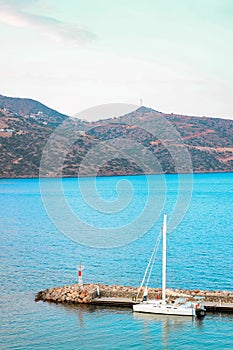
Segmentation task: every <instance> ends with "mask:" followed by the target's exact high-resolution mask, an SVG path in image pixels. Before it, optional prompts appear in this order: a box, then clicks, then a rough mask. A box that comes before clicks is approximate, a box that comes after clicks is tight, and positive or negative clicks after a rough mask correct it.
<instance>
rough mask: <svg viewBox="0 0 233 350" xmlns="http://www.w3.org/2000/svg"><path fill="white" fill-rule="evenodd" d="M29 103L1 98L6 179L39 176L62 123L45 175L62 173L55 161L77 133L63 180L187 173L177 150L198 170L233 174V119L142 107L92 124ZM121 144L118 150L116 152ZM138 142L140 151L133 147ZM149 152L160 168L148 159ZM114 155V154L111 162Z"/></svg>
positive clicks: (1, 168) (0, 163) (1, 166)
mask: <svg viewBox="0 0 233 350" xmlns="http://www.w3.org/2000/svg"><path fill="white" fill-rule="evenodd" d="M22 100H23V101H22ZM26 100H27V101H26V105H25V99H19V98H16V100H15V98H13V97H12V98H8V97H6V98H4V96H2V95H0V147H1V153H2V157H1V160H0V177H1V178H6V177H9V178H14V177H16V178H17V177H38V176H39V169H40V162H41V157H42V154H43V150H44V149H45V147H46V144H47V141H48V140H49V138H50V136H51V135H52V134H54V132H55V130H58V129H57V127H58V126H59V125H60V127H59V130H60V131H61V135H60V136H59V137H60V138H59V139H58V140H57V143H56V144H54V145H52V146H51V147H52V148H51V150H50V151H51V155H49V154H48V159H50V165H49V169H47V171H46V172H45V173H44V174H43V173H42V174H41V175H42V176H47V177H56V176H60V175H61V174H60V173H58V171H57V169H56V167H55V166H54V164H53V163H54V159H55V158H54V157H56V156H59V150H61V149H62V144H63V143H64V142H66V141H67V140H69V135H70V138H72V137H73V136H74V135H75V137H76V139H75V140H76V141H75V142H74V143H73V144H72V146H71V148H70V150H69V152H68V153H67V154H66V156H65V158H64V163H63V164H62V166H63V168H62V176H64V177H75V176H94V175H98V176H112V175H135V174H143V173H147V174H154V173H161V172H162V173H176V172H186V171H187V169H186V168H185V164H184V166H183V167H182V166H180V167H179V169H177V164H176V161H177V160H176V159H174V156H173V155H172V152H171V150H173V149H174V150H176V151H177V154H179V153H180V154H179V158H177V159H178V163H179V164H182V161H183V159H182V155H184V152H186V151H188V153H189V155H190V157H191V161H192V168H193V171H194V172H232V171H233V120H229V119H222V118H209V117H195V116H182V115H176V114H167V113H163V112H159V111H155V110H153V109H152V108H148V107H144V106H142V107H140V108H139V109H137V110H136V111H134V112H131V113H128V114H126V115H124V116H120V117H115V118H109V119H103V120H98V121H96V122H87V121H82V120H80V119H73V118H70V117H68V116H65V115H63V114H60V113H59V112H57V111H55V110H53V109H51V108H49V107H47V106H44V105H42V104H40V102H38V101H34V100H31V99H26ZM22 103H23V107H22ZM29 104H30V106H29ZM41 106H42V107H43V108H41V109H39V107H41ZM12 107H13V108H12ZM22 112H23V113H22ZM25 112H27V113H25ZM24 113H25V114H24ZM46 113H47V114H46ZM171 130H173V131H172V133H173V135H178V136H176V137H175V139H174V137H173V139H171ZM116 142H118V145H117V147H118V148H115V151H114V152H115V153H112V152H113V148H114V147H115V146H114V143H116ZM133 142H135V143H136V145H140V147H141V151H139V150H137V147H136V148H134V149H133V148H132V149H130V147H133V146H130V145H131V144H133ZM102 144H103V145H106V146H105V148H103V149H100V150H99V151H98V152H99V153H98V154H96V155H95V157H94V158H93V164H89V165H86V164H85V157H86V156H88V154H89V152H90V151H92V150H93V149H95V148H96V149H97V148H98V147H99V146H98V145H100V146H101V145H102ZM122 151H123V152H122ZM124 152H125V153H124ZM147 152H150V154H152V155H153V157H154V158H155V160H156V162H157V163H156V164H157V165H155V164H152V163H153V162H151V161H149V158H148V159H146V153H147ZM109 154H113V156H112V157H113V158H112V159H109V156H108V155H109ZM128 155H132V159H131V160H130V159H126V158H127V157H128ZM142 160H143V161H144V162H143V161H142ZM94 161H95V162H96V164H94V163H95V162H94ZM84 164H85V165H84ZM81 170H82V171H81ZM81 172H82V174H81Z"/></svg>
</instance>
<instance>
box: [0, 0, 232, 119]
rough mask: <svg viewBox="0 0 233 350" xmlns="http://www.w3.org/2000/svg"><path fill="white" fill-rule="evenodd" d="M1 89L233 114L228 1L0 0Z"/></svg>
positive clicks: (83, 104) (64, 104) (52, 102)
mask: <svg viewBox="0 0 233 350" xmlns="http://www.w3.org/2000/svg"><path fill="white" fill-rule="evenodd" d="M0 39H1V40H0V42H1V54H0V57H1V65H0V70H1V72H0V74H1V80H0V81H1V83H0V84H1V85H0V94H2V95H8V96H15V97H30V98H33V99H36V100H39V101H40V102H42V103H44V104H46V105H48V106H50V107H52V108H54V109H57V110H58V111H60V112H63V113H65V114H69V115H74V114H75V113H77V112H79V111H81V110H83V109H86V108H90V107H92V106H95V105H100V104H104V103H117V102H119V103H129V104H139V101H140V99H141V98H142V99H143V104H144V105H146V106H149V107H152V108H154V109H156V110H160V111H163V112H173V113H182V114H190V115H200V116H202V115H207V116H219V117H225V118H232V119H233V98H232V97H233V44H232V43H233V1H232V0H195V1H194V0H144V1H142V0H0Z"/></svg>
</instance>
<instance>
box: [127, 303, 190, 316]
mask: <svg viewBox="0 0 233 350" xmlns="http://www.w3.org/2000/svg"><path fill="white" fill-rule="evenodd" d="M133 311H134V312H141V313H149V314H161V315H177V316H195V315H196V313H195V308H194V307H185V306H177V307H174V306H171V305H157V304H151V303H140V304H135V305H133Z"/></svg>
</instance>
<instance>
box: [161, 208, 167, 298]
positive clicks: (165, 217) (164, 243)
mask: <svg viewBox="0 0 233 350" xmlns="http://www.w3.org/2000/svg"><path fill="white" fill-rule="evenodd" d="M166 236H167V214H164V217H163V258H162V259H163V260H162V261H163V265H162V300H163V301H165V299H166V260H167V256H166V255H167V237H166Z"/></svg>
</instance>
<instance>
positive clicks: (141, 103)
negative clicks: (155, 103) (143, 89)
mask: <svg viewBox="0 0 233 350" xmlns="http://www.w3.org/2000/svg"><path fill="white" fill-rule="evenodd" d="M140 107H142V98H140Z"/></svg>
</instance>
